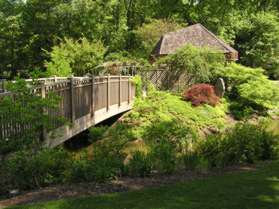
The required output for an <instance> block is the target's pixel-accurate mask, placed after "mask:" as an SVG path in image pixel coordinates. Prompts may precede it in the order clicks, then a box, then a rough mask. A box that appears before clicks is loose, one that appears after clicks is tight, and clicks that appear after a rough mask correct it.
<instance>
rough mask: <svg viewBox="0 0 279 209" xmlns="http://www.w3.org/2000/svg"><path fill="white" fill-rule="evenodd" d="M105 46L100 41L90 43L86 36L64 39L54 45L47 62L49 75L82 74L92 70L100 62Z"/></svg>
mask: <svg viewBox="0 0 279 209" xmlns="http://www.w3.org/2000/svg"><path fill="white" fill-rule="evenodd" d="M104 53H105V48H104V46H103V44H102V43H101V42H95V43H91V42H89V41H88V40H87V39H86V38H82V39H80V40H78V41H74V40H72V39H65V41H64V42H62V43H60V45H59V46H54V47H53V48H52V51H51V53H50V57H51V61H50V62H47V63H46V65H47V74H48V75H49V76H53V75H56V76H69V75H71V74H74V75H76V76H83V75H85V74H86V73H90V72H93V69H94V68H95V67H96V66H97V65H99V64H100V63H102V61H103V57H104Z"/></svg>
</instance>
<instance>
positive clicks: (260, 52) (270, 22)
mask: <svg viewBox="0 0 279 209" xmlns="http://www.w3.org/2000/svg"><path fill="white" fill-rule="evenodd" d="M278 34H279V18H278V15H277V14H275V13H273V12H259V13H257V14H256V15H251V16H250V17H249V18H247V23H246V24H245V26H244V27H242V28H241V30H240V31H239V34H238V37H237V39H236V45H238V46H239V51H240V54H242V59H241V60H240V61H241V62H242V63H243V64H245V65H248V66H251V67H262V68H264V69H266V70H267V72H268V74H269V75H270V76H271V77H273V78H275V79H278V78H279V62H278V54H279V36H278Z"/></svg>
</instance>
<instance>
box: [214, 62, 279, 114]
mask: <svg viewBox="0 0 279 209" xmlns="http://www.w3.org/2000/svg"><path fill="white" fill-rule="evenodd" d="M213 74H214V77H216V78H217V77H222V78H224V79H225V80H226V84H227V89H228V91H227V93H228V96H229V97H230V99H231V100H233V101H236V102H237V103H238V104H239V106H241V107H244V108H245V109H246V110H247V109H248V108H250V109H253V110H256V111H258V112H259V113H267V112H268V110H274V109H275V110H276V109H279V86H278V85H277V84H276V83H273V82H272V81H270V80H269V79H268V78H267V76H265V75H264V70H263V69H260V68H257V69H254V68H249V67H245V66H241V65H237V64H230V65H228V66H227V67H220V68H215V70H214V73H213ZM244 108H242V109H244Z"/></svg>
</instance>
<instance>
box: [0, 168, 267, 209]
mask: <svg viewBox="0 0 279 209" xmlns="http://www.w3.org/2000/svg"><path fill="white" fill-rule="evenodd" d="M262 166H263V165H258V166H238V167H230V168H226V169H223V170H215V171H211V172H208V173H197V172H190V171H187V172H186V171H185V172H179V173H176V174H174V175H171V176H167V175H159V174H157V175H156V174H154V175H153V176H150V177H148V178H128V177H125V178H119V179H117V180H114V181H112V182H110V183H106V184H96V183H81V184H74V185H63V186H53V187H47V188H42V189H40V190H36V191H30V192H26V193H22V194H21V195H19V196H16V197H13V198H10V199H6V200H2V201H0V209H2V208H5V207H8V206H12V205H21V204H30V203H38V202H46V201H51V200H59V199H64V198H73V197H83V196H97V195H101V194H107V193H115V192H126V191H133V190H139V189H143V188H147V187H154V186H162V185H167V184H173V183H178V182H187V181H190V180H193V179H202V178H207V177H210V176H218V175H223V174H224V173H231V172H243V171H254V170H256V169H257V168H258V167H262Z"/></svg>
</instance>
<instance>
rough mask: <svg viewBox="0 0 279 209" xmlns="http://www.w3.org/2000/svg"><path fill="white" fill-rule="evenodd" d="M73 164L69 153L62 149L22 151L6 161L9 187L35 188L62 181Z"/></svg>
mask: <svg viewBox="0 0 279 209" xmlns="http://www.w3.org/2000/svg"><path fill="white" fill-rule="evenodd" d="M70 164H71V158H70V156H69V154H68V153H66V152H65V151H63V150H61V149H52V150H48V149H46V150H42V151H40V152H38V153H34V154H33V153H30V152H27V151H20V152H17V153H14V154H13V155H12V156H11V157H10V158H9V159H7V160H6V161H5V162H4V166H3V169H4V170H5V178H6V180H7V179H8V184H7V185H6V186H7V187H10V188H9V189H15V188H17V189H33V188H40V187H43V186H47V185H51V184H56V183H61V182H63V181H64V174H65V171H66V170H67V169H68V168H69V166H70Z"/></svg>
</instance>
